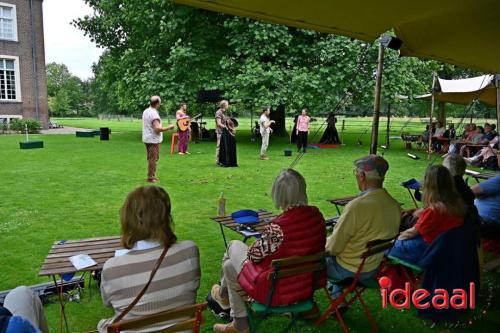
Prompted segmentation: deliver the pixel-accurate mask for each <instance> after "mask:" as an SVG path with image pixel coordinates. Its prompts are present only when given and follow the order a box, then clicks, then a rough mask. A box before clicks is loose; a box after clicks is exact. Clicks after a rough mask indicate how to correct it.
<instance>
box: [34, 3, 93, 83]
mask: <svg viewBox="0 0 500 333" xmlns="http://www.w3.org/2000/svg"><path fill="white" fill-rule="evenodd" d="M87 14H92V10H91V9H90V8H89V7H88V6H87V5H86V4H85V3H84V2H83V0H45V1H43V24H44V36H45V61H46V62H47V63H49V62H57V63H63V64H65V65H66V66H68V68H69V70H70V71H71V73H73V74H74V75H76V76H78V77H80V78H81V79H87V78H89V77H91V76H92V69H91V66H92V63H94V62H97V61H98V60H99V56H100V55H101V53H102V50H101V49H98V48H97V47H96V45H95V44H94V43H91V42H90V39H89V38H88V37H85V36H84V35H83V32H82V31H80V30H78V29H77V28H76V27H74V26H72V25H71V24H70V23H71V21H72V20H73V19H75V18H78V17H83V16H85V15H87Z"/></svg>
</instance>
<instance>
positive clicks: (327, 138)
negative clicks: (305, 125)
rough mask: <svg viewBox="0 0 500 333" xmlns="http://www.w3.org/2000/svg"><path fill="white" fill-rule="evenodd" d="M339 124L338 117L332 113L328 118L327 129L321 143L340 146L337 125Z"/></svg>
mask: <svg viewBox="0 0 500 333" xmlns="http://www.w3.org/2000/svg"><path fill="white" fill-rule="evenodd" d="M336 123H337V117H335V114H334V113H333V112H330V114H329V115H328V118H327V119H326V129H325V132H324V133H323V136H322V137H321V140H320V141H319V142H320V143H324V144H332V143H333V144H340V143H341V142H340V138H339V133H338V132H337V127H336V126H335V124H336Z"/></svg>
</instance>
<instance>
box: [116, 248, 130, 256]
mask: <svg viewBox="0 0 500 333" xmlns="http://www.w3.org/2000/svg"><path fill="white" fill-rule="evenodd" d="M129 252H130V250H129V249H118V250H116V251H115V257H121V256H123V255H125V254H127V253H129Z"/></svg>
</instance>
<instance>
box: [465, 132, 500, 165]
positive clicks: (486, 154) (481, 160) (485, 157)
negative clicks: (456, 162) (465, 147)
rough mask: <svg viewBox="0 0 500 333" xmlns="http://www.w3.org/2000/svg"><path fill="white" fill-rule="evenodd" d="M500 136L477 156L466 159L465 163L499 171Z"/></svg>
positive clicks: (491, 141)
mask: <svg viewBox="0 0 500 333" xmlns="http://www.w3.org/2000/svg"><path fill="white" fill-rule="evenodd" d="M499 138H500V136H498V135H497V136H495V137H494V138H493V139H492V140H490V141H489V144H488V145H487V146H486V147H484V148H482V149H481V150H480V151H479V152H478V153H477V154H476V155H474V156H473V157H467V158H465V161H466V162H467V163H469V164H472V165H475V166H478V167H484V168H487V169H490V170H496V169H498V167H499V166H498V159H497V154H498V141H499Z"/></svg>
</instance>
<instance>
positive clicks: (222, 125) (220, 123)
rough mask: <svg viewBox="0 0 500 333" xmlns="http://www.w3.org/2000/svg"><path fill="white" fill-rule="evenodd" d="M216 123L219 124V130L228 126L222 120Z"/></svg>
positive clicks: (217, 119)
mask: <svg viewBox="0 0 500 333" xmlns="http://www.w3.org/2000/svg"><path fill="white" fill-rule="evenodd" d="M216 123H217V127H219V128H226V125H224V124H223V123H222V121H221V119H220V118H216Z"/></svg>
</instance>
